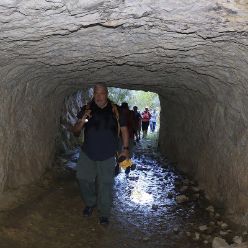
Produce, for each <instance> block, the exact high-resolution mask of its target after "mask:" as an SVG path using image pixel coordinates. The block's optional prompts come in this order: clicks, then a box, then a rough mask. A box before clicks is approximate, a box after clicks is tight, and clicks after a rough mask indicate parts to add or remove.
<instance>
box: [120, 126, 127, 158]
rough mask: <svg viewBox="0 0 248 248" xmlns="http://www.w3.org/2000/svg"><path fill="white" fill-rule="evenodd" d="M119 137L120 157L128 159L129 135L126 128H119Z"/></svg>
mask: <svg viewBox="0 0 248 248" xmlns="http://www.w3.org/2000/svg"><path fill="white" fill-rule="evenodd" d="M121 137H122V145H123V146H122V151H121V154H120V156H125V157H129V150H128V149H129V147H128V144H129V133H128V129H127V127H126V126H123V127H121Z"/></svg>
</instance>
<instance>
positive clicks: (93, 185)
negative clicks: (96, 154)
mask: <svg viewBox="0 0 248 248" xmlns="http://www.w3.org/2000/svg"><path fill="white" fill-rule="evenodd" d="M115 164H116V161H115V157H111V158H109V159H107V160H103V161H94V160H91V159H90V158H89V157H88V156H87V155H86V154H85V153H84V152H82V151H81V152H80V157H79V161H78V166H77V179H78V181H79V186H80V193H81V197H82V199H83V201H84V203H85V205H86V206H88V207H92V206H95V205H97V208H98V211H99V213H100V216H102V217H109V216H110V210H111V207H112V193H113V183H114V168H115Z"/></svg>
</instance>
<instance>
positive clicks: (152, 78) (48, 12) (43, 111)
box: [0, 0, 248, 225]
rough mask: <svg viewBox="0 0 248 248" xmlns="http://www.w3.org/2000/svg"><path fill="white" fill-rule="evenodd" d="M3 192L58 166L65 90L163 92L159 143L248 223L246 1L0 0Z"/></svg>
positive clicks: (0, 188) (209, 192)
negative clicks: (100, 85) (101, 85)
mask: <svg viewBox="0 0 248 248" xmlns="http://www.w3.org/2000/svg"><path fill="white" fill-rule="evenodd" d="M0 12H1V14H0V64H1V67H0V75H1V78H0V80H1V83H0V91H1V98H0V113H1V119H0V124H1V125H0V137H1V139H0V199H1V201H0V202H1V205H4V202H5V196H6V194H7V193H8V192H12V190H14V189H18V188H19V187H21V186H23V185H29V184H30V183H32V182H35V181H37V180H38V179H39V178H40V177H41V176H42V175H43V173H44V172H45V170H46V169H47V168H49V167H51V166H52V162H53V160H54V154H55V137H56V133H57V130H58V126H59V117H60V113H61V109H62V104H63V100H64V98H65V97H66V96H68V95H71V94H73V93H74V92H75V91H77V90H80V89H84V88H85V87H89V86H91V85H93V84H94V83H96V82H105V83H107V85H108V86H112V87H120V88H127V89H133V90H149V91H153V92H155V93H157V94H158V95H159V98H160V103H161V130H160V137H159V145H160V150H161V152H162V153H163V154H166V155H167V156H168V157H169V158H170V160H171V161H176V162H177V165H178V167H179V168H180V169H181V170H183V171H185V172H187V173H188V174H190V175H191V176H192V177H194V178H195V179H196V180H198V182H199V184H200V186H201V187H202V188H203V189H204V190H205V192H206V194H207V196H208V198H209V199H210V200H212V201H213V202H215V203H216V204H220V205H221V206H223V207H224V208H225V209H226V212H227V213H229V214H230V215H231V216H232V219H233V220H234V221H235V222H236V223H239V224H243V225H248V212H247V209H248V191H247V189H248V132H247V131H248V129H247V127H248V70H247V68H248V39H247V37H248V2H247V0H214V1H207V0H198V1H195V0H188V1H183V0H167V1H164V0H156V1H154V0H138V1H133V0H115V1H113V0H108V1H103V0H91V1H87V0H49V1H48V0H39V1H37V0H18V1H16V0H1V3H0Z"/></svg>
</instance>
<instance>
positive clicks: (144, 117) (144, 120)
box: [141, 107, 151, 138]
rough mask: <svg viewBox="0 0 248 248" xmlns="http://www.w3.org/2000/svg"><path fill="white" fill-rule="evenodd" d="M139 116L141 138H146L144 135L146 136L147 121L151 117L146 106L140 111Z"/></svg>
mask: <svg viewBox="0 0 248 248" xmlns="http://www.w3.org/2000/svg"><path fill="white" fill-rule="evenodd" d="M141 117H142V132H143V138H146V136H147V130H148V127H149V122H150V119H151V114H150V112H149V109H148V107H146V108H145V111H144V112H142V114H141Z"/></svg>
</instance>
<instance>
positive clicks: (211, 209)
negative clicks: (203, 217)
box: [206, 205, 214, 213]
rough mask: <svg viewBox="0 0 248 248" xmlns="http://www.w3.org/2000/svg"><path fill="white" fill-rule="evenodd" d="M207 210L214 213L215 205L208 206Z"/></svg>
mask: <svg viewBox="0 0 248 248" xmlns="http://www.w3.org/2000/svg"><path fill="white" fill-rule="evenodd" d="M206 210H207V211H208V212H211V213H214V207H213V206H211V205H210V206H208V207H207V208H206Z"/></svg>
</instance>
